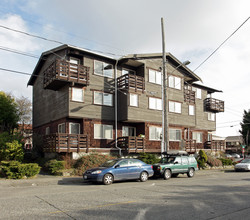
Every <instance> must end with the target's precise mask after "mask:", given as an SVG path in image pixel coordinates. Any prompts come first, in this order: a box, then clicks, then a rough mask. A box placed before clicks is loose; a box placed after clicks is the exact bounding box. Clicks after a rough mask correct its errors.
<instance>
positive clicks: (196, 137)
mask: <svg viewBox="0 0 250 220" xmlns="http://www.w3.org/2000/svg"><path fill="white" fill-rule="evenodd" d="M193 140H195V141H196V143H202V133H201V132H193Z"/></svg>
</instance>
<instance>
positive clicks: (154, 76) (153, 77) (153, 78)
mask: <svg viewBox="0 0 250 220" xmlns="http://www.w3.org/2000/svg"><path fill="white" fill-rule="evenodd" d="M148 75H149V77H148V78H149V80H148V81H149V82H151V83H156V84H159V85H161V72H159V71H156V70H151V69H150V70H149V72H148Z"/></svg>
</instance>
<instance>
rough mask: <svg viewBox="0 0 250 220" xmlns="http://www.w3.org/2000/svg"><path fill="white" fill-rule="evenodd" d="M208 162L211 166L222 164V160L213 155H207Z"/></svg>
mask: <svg viewBox="0 0 250 220" xmlns="http://www.w3.org/2000/svg"><path fill="white" fill-rule="evenodd" d="M207 164H208V165H209V166H210V167H220V166H222V162H221V161H220V160H219V159H216V158H214V157H211V156H207Z"/></svg>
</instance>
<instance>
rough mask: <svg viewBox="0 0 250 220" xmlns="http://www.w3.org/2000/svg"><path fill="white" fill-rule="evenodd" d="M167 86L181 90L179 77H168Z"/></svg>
mask: <svg viewBox="0 0 250 220" xmlns="http://www.w3.org/2000/svg"><path fill="white" fill-rule="evenodd" d="M168 86H169V87H170V88H174V89H179V90H181V78H180V77H176V76H169V77H168Z"/></svg>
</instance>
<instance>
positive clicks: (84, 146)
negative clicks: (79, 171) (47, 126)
mask: <svg viewBox="0 0 250 220" xmlns="http://www.w3.org/2000/svg"><path fill="white" fill-rule="evenodd" d="M43 151H44V152H46V153H48V152H56V153H61V152H66V153H71V152H77V153H79V152H86V153H88V151H89V146H88V138H87V136H86V135H83V134H61V133H60V134H59V133H56V134H50V135H45V136H44V147H43Z"/></svg>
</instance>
